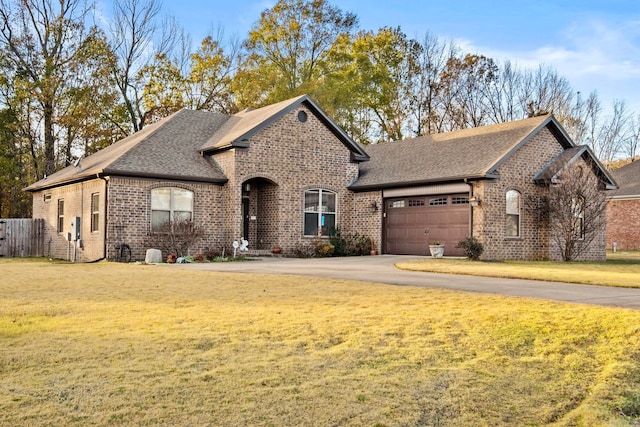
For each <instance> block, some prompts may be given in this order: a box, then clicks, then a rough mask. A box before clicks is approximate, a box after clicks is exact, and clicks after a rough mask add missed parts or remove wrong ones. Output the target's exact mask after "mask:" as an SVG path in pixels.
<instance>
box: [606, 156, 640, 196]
mask: <svg viewBox="0 0 640 427" xmlns="http://www.w3.org/2000/svg"><path fill="white" fill-rule="evenodd" d="M611 174H612V175H613V178H614V179H615V180H616V182H617V183H618V187H619V189H618V190H616V191H614V192H612V193H611V197H612V198H627V197H628V198H636V197H637V198H640V160H636V161H635V162H631V163H629V164H628V165H625V166H623V167H621V168H619V169H616V170H614V171H613V172H611Z"/></svg>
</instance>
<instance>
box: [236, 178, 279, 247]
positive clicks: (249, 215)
mask: <svg viewBox="0 0 640 427" xmlns="http://www.w3.org/2000/svg"><path fill="white" fill-rule="evenodd" d="M279 221H280V206H279V202H278V185H277V184H276V183H275V182H273V181H271V180H269V179H267V178H252V179H249V180H247V181H245V182H243V183H242V230H243V233H244V236H243V237H244V238H245V239H246V240H248V241H249V248H250V249H251V250H271V248H272V247H273V246H274V245H275V244H277V243H278V238H279V236H278V232H277V230H278V225H279Z"/></svg>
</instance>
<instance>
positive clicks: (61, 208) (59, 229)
mask: <svg viewBox="0 0 640 427" xmlns="http://www.w3.org/2000/svg"><path fill="white" fill-rule="evenodd" d="M56 231H57V232H58V233H59V234H62V233H64V199H58V225H57V229H56Z"/></svg>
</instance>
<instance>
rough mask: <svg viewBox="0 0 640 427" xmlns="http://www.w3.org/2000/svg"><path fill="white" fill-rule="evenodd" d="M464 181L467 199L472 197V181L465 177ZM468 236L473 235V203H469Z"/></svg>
mask: <svg viewBox="0 0 640 427" xmlns="http://www.w3.org/2000/svg"><path fill="white" fill-rule="evenodd" d="M464 182H465V183H466V184H468V185H469V200H471V198H472V197H473V183H472V182H471V183H469V182H467V178H465V179H464ZM469 237H473V205H471V203H469Z"/></svg>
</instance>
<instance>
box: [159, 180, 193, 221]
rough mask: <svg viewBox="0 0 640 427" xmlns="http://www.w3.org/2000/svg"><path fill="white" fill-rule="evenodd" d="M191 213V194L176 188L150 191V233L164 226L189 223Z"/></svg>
mask: <svg viewBox="0 0 640 427" xmlns="http://www.w3.org/2000/svg"><path fill="white" fill-rule="evenodd" d="M192 212H193V192H192V191H189V190H184V189H182V188H176V187H161V188H154V189H153V190H151V231H158V230H160V229H161V228H162V226H164V225H166V224H173V223H174V222H179V221H190V220H191V219H192Z"/></svg>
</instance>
